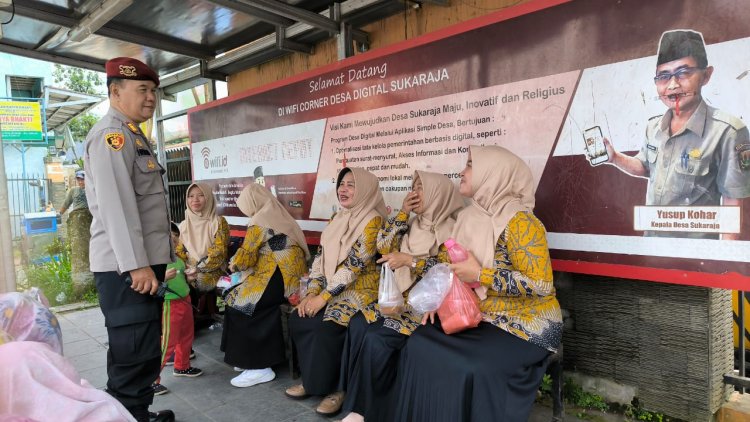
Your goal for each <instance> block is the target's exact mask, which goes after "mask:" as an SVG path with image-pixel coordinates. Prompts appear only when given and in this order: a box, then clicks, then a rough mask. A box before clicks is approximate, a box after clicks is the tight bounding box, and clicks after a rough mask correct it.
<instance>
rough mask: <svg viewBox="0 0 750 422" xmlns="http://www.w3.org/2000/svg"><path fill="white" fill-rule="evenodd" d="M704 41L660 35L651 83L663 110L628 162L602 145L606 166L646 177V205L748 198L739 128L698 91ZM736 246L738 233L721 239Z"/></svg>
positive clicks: (706, 74)
mask: <svg viewBox="0 0 750 422" xmlns="http://www.w3.org/2000/svg"><path fill="white" fill-rule="evenodd" d="M713 70H714V68H713V66H709V65H708V59H707V57H706V47H705V44H704V42H703V36H702V35H701V34H700V33H699V32H695V31H690V30H677V31H668V32H665V33H664V34H662V37H661V40H660V41H659V52H658V55H657V64H656V76H655V77H654V82H655V84H656V90H657V92H658V95H659V98H660V99H661V101H662V102H663V103H664V105H666V106H667V108H668V110H667V111H666V113H664V114H663V115H659V116H655V117H652V118H651V119H649V121H648V125H647V127H646V140H645V142H644V144H643V146H642V147H641V150H640V151H639V152H638V154H636V155H635V156H634V157H631V156H628V155H625V154H622V153H620V152H617V151H615V150H614V148H613V147H612V144H611V143H610V142H609V140H607V139H605V140H604V143H605V145H606V147H607V152H608V153H609V162H610V163H612V164H614V165H616V166H617V167H619V168H620V169H621V170H623V171H625V172H626V173H629V174H631V175H634V176H644V177H648V192H647V194H646V205H667V206H701V205H704V206H718V205H725V206H727V205H737V206H741V205H742V202H743V201H742V198H746V197H748V196H750V169H748V168H747V167H748V166H746V165H743V162H742V152H743V151H745V150H747V149H750V144H749V142H750V141H748V129H747V127H746V126H745V125H744V123H742V121H741V120H740V119H738V118H736V117H734V116H732V115H730V114H728V113H725V112H722V111H721V110H717V109H716V108H714V107H711V106H709V105H708V104H706V102H705V101H704V100H703V97H702V96H701V89H702V88H703V86H704V85H706V84H707V83H708V81H709V80H710V79H711V75H712V74H713ZM646 235H651V236H669V237H698V238H718V237H719V236H718V235H717V234H711V233H694V232H693V233H690V232H682V233H676V232H647V233H646ZM722 238H723V239H736V238H738V234H725V235H723V237H722Z"/></svg>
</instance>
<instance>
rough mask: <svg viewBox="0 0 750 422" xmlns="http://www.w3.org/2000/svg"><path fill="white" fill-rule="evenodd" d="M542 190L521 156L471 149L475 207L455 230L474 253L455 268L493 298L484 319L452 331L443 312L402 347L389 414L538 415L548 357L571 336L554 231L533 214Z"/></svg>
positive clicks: (463, 188) (468, 180) (447, 420)
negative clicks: (556, 278)
mask: <svg viewBox="0 0 750 422" xmlns="http://www.w3.org/2000/svg"><path fill="white" fill-rule="evenodd" d="M534 188H535V183H534V180H533V178H532V174H531V169H529V167H528V165H527V164H526V163H525V162H524V161H523V160H521V159H520V158H519V157H518V156H516V155H515V154H513V153H511V152H510V151H508V150H507V149H505V148H502V147H499V146H471V147H470V151H469V157H468V161H467V163H466V168H465V169H464V170H463V171H462V172H461V183H460V185H459V191H460V192H461V194H462V195H463V196H464V197H467V198H471V203H470V204H469V205H468V206H467V207H466V208H464V209H463V210H462V211H461V212H460V213H459V214H458V217H457V219H456V223H455V225H454V228H453V234H452V237H453V238H455V239H456V241H457V242H458V243H459V244H460V245H462V246H463V247H464V248H465V249H466V250H467V251H468V255H469V256H468V258H467V259H466V260H465V261H462V262H457V263H452V264H451V265H450V266H451V269H452V270H453V272H454V273H455V275H456V278H455V279H454V280H461V281H459V282H467V283H472V284H473V283H474V282H479V287H476V288H475V290H480V292H477V293H478V294H480V297H481V296H483V295H484V294H486V295H487V297H486V298H485V299H484V300H482V301H481V302H480V303H479V308H480V310H481V311H482V317H483V321H482V322H481V323H480V324H479V326H478V327H475V328H469V329H466V330H464V331H461V332H458V333H454V334H450V335H448V334H445V333H444V332H443V330H442V329H441V325H440V321H439V318H438V319H437V320H436V322H435V324H426V325H423V326H420V327H419V328H417V329H416V330H415V331H414V333H412V335H411V337H410V338H409V341H408V342H407V343H406V346H405V347H404V348H403V349H402V351H401V356H400V366H399V380H398V382H397V385H396V388H395V390H394V391H395V394H394V395H393V396H392V397H393V398H394V400H393V403H392V407H393V409H394V413H395V415H393V417H390V418H389V420H391V421H401V422H406V421H408V422H422V421H429V422H453V421H459V420H472V421H526V420H528V417H529V413H530V412H531V407H532V405H533V403H534V399H535V398H536V392H537V389H538V388H539V384H540V383H541V380H542V377H543V376H544V372H545V369H546V368H545V365H546V358H547V356H548V355H549V353H550V352H553V351H555V350H556V349H557V347H558V346H559V344H560V341H561V337H562V315H561V312H560V305H559V304H558V302H557V299H556V298H555V289H554V287H553V280H552V266H551V263H550V257H549V250H548V248H547V239H546V232H545V230H544V226H543V225H542V223H541V222H540V221H539V220H538V219H537V218H536V217H534V215H533V209H534V203H535V198H534ZM435 385H440V388H439V389H435V388H434V386H435ZM426 391H429V393H425V392H426ZM498 397H501V398H502V400H498Z"/></svg>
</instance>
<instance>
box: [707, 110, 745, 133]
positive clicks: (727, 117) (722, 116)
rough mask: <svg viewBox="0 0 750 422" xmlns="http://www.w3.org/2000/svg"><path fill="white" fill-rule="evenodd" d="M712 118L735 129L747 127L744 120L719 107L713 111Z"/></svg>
mask: <svg viewBox="0 0 750 422" xmlns="http://www.w3.org/2000/svg"><path fill="white" fill-rule="evenodd" d="M711 118H712V119H714V120H718V121H720V122H723V123H726V124H728V125H729V126H731V127H732V128H734V130H740V129H742V128H744V127H745V123H744V122H743V121H742V120H740V119H739V118H737V117H734V116H733V115H731V114H729V113H726V112H724V111H721V110H719V109H714V110H713V113H711Z"/></svg>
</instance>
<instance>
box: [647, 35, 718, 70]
mask: <svg viewBox="0 0 750 422" xmlns="http://www.w3.org/2000/svg"><path fill="white" fill-rule="evenodd" d="M685 57H692V58H694V59H695V61H696V63H697V64H698V67H701V68H705V67H706V66H708V58H707V57H706V45H705V43H704V42H703V35H702V34H701V33H700V32H696V31H692V30H687V29H678V30H675V31H667V32H665V33H663V34H661V40H659V53H658V58H657V60H656V65H657V66H659V65H660V64H664V63H668V62H671V61H674V60H679V59H683V58H685Z"/></svg>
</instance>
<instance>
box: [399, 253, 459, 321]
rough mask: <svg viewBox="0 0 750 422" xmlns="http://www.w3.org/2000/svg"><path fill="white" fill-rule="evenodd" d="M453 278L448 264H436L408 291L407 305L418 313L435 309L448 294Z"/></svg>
mask: <svg viewBox="0 0 750 422" xmlns="http://www.w3.org/2000/svg"><path fill="white" fill-rule="evenodd" d="M452 280H453V272H451V269H450V267H449V266H448V264H437V265H435V266H434V267H432V268H430V270H429V271H427V274H425V275H424V277H422V279H421V280H419V283H417V285H416V286H414V288H413V289H411V291H410V292H409V305H411V307H412V308H414V310H415V311H417V312H418V313H420V314H424V313H425V312H432V311H437V309H438V308H439V307H440V304H441V303H443V299H445V296H446V295H447V294H448V290H450V287H451V281H452Z"/></svg>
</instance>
